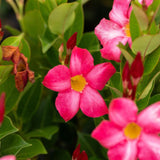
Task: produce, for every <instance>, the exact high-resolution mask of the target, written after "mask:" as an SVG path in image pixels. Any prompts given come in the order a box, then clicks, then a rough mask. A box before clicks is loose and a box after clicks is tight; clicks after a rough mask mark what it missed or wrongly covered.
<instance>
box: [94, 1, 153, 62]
mask: <svg viewBox="0 0 160 160" xmlns="http://www.w3.org/2000/svg"><path fill="white" fill-rule="evenodd" d="M130 1H131V0H114V2H113V7H112V10H111V12H110V13H109V18H110V20H107V19H105V18H103V19H102V20H101V21H100V23H99V24H98V25H97V26H96V28H95V34H96V36H97V37H98V39H99V40H100V42H101V44H102V46H103V48H102V49H101V50H100V51H101V55H102V57H103V58H106V59H108V60H114V61H117V62H120V55H121V51H120V49H119V48H118V47H117V45H118V44H119V42H121V43H122V44H124V45H125V44H126V43H127V42H128V43H129V45H130V46H131V44H132V41H131V35H130V26H129V17H130V13H131V10H132V7H130ZM152 1H153V0H146V1H142V0H139V2H140V3H142V2H143V3H146V5H150V4H151V3H152Z"/></svg>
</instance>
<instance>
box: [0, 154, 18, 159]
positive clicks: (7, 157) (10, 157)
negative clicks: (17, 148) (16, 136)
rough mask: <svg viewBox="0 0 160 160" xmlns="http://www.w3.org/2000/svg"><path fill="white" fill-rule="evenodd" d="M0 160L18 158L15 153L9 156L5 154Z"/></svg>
mask: <svg viewBox="0 0 160 160" xmlns="http://www.w3.org/2000/svg"><path fill="white" fill-rule="evenodd" d="M0 160H16V157H15V156H13V155H9V156H4V157H2V158H0Z"/></svg>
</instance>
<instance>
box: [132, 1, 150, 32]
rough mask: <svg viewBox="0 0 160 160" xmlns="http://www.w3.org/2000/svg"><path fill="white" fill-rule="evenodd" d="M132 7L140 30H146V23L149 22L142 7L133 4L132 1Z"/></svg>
mask: <svg viewBox="0 0 160 160" xmlns="http://www.w3.org/2000/svg"><path fill="white" fill-rule="evenodd" d="M132 8H133V12H134V14H135V16H136V19H137V21H138V23H139V26H140V28H141V30H142V31H144V30H146V29H147V28H148V24H149V21H148V17H147V15H146V13H145V12H144V11H143V10H142V8H140V7H139V6H137V5H135V4H134V3H132Z"/></svg>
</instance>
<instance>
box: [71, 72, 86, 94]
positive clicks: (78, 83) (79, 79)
mask: <svg viewBox="0 0 160 160" xmlns="http://www.w3.org/2000/svg"><path fill="white" fill-rule="evenodd" d="M86 84H87V82H86V80H85V78H84V77H83V76H81V75H77V76H74V77H72V78H71V88H72V89H73V90H75V91H78V92H82V91H83V89H84V87H85V85H86Z"/></svg>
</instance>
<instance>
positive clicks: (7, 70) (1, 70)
mask: <svg viewBox="0 0 160 160" xmlns="http://www.w3.org/2000/svg"><path fill="white" fill-rule="evenodd" d="M12 69H13V66H12V65H0V85H1V84H2V83H3V82H4V81H5V80H7V79H8V76H9V75H10V74H11V71H12Z"/></svg>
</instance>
